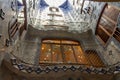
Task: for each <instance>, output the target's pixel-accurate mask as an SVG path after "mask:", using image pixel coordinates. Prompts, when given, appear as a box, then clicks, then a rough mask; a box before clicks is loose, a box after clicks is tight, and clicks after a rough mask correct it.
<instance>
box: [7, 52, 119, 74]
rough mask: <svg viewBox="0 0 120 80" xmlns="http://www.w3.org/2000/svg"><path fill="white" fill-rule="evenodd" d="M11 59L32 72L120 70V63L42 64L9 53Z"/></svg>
mask: <svg viewBox="0 0 120 80" xmlns="http://www.w3.org/2000/svg"><path fill="white" fill-rule="evenodd" d="M9 57H10V58H9V59H10V60H8V59H7V61H10V63H11V65H13V67H15V68H17V69H18V70H20V71H23V72H25V73H30V74H41V73H49V72H59V71H64V72H66V71H73V72H74V71H79V72H81V73H88V74H114V73H119V72H120V63H118V64H116V65H114V66H108V67H99V68H97V67H93V66H87V65H82V64H51V63H41V64H40V65H38V66H37V65H36V66H35V65H33V64H29V63H26V62H23V61H22V60H20V59H19V58H17V57H16V56H14V55H13V54H9Z"/></svg>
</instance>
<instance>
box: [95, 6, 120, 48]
mask: <svg viewBox="0 0 120 80" xmlns="http://www.w3.org/2000/svg"><path fill="white" fill-rule="evenodd" d="M119 13H120V11H119V9H118V8H116V7H114V6H111V5H105V7H104V9H103V12H102V13H101V18H100V20H99V22H98V26H97V29H96V36H97V38H98V39H99V40H100V42H102V44H103V45H104V46H105V45H106V43H108V41H109V39H110V37H112V36H113V33H114V32H115V30H116V27H117V18H118V15H119ZM116 35H117V37H116ZM114 37H115V38H117V40H119V39H118V38H119V31H118V30H116V32H115V34H114Z"/></svg>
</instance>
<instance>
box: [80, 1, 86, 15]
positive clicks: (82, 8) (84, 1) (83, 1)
mask: <svg viewBox="0 0 120 80" xmlns="http://www.w3.org/2000/svg"><path fill="white" fill-rule="evenodd" d="M84 3H85V0H83V2H82V5H81V14H82V11H83V6H84Z"/></svg>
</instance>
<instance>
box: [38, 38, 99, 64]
mask: <svg viewBox="0 0 120 80" xmlns="http://www.w3.org/2000/svg"><path fill="white" fill-rule="evenodd" d="M91 54H92V53H91ZM91 54H90V55H91ZM95 55H97V53H95ZM92 57H96V56H92ZM97 57H98V56H97ZM90 59H91V58H90ZM97 59H98V58H97ZM99 59H100V58H99ZM91 60H94V59H91ZM96 61H97V60H96ZM94 62H95V61H94ZM42 63H59V64H67V63H71V64H76V63H77V64H83V65H89V66H91V65H92V64H91V62H90V60H89V59H88V58H87V56H86V53H84V52H83V50H82V48H81V46H80V43H79V42H77V41H70V40H43V41H42V47H41V53H40V64H42Z"/></svg>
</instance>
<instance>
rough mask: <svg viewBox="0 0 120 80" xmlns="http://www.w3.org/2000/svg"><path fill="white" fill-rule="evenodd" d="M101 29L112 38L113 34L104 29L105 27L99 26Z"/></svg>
mask: <svg viewBox="0 0 120 80" xmlns="http://www.w3.org/2000/svg"><path fill="white" fill-rule="evenodd" d="M99 27H100V28H101V29H102V30H103V31H104V32H105V33H106V34H107V35H108V36H111V34H110V33H109V32H108V31H107V30H106V29H105V28H104V26H102V25H100V24H99Z"/></svg>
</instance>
